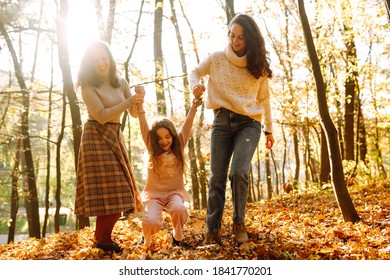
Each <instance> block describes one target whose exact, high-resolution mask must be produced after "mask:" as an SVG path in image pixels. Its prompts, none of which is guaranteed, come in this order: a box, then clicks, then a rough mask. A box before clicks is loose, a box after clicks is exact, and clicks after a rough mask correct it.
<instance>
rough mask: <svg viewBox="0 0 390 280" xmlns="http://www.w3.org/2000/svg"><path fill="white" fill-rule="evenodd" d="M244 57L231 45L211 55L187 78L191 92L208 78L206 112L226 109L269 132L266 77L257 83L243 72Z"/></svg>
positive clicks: (245, 60)
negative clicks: (261, 124)
mask: <svg viewBox="0 0 390 280" xmlns="http://www.w3.org/2000/svg"><path fill="white" fill-rule="evenodd" d="M246 65H247V56H246V55H245V56H243V57H238V56H237V55H236V53H235V52H234V51H233V49H232V47H231V45H230V43H229V44H228V46H227V47H226V48H225V50H224V51H218V52H215V53H212V54H211V55H210V56H208V57H207V58H206V59H205V60H204V61H203V62H201V63H200V64H199V65H198V66H197V67H195V69H194V70H193V71H192V72H191V74H190V80H189V83H190V88H191V89H193V88H194V87H195V86H196V85H198V84H199V81H200V79H201V78H202V77H205V76H207V75H208V77H209V79H208V82H207V94H206V103H205V104H206V108H207V109H218V108H221V107H223V108H226V109H228V110H231V111H233V112H235V113H237V114H241V115H246V116H248V117H250V118H252V119H254V120H257V121H259V122H263V124H264V130H265V131H267V132H272V118H271V105H270V93H269V86H268V77H260V78H259V79H256V78H255V77H254V76H253V75H252V74H251V73H250V72H249V70H248V69H247V68H246Z"/></svg>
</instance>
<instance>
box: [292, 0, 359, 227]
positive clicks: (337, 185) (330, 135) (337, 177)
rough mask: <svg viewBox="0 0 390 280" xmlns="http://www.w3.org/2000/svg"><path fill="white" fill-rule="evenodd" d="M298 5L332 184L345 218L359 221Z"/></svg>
mask: <svg viewBox="0 0 390 280" xmlns="http://www.w3.org/2000/svg"><path fill="white" fill-rule="evenodd" d="M298 7H299V15H300V18H301V22H302V27H303V34H304V37H305V41H306V45H307V49H308V53H309V57H310V61H311V63H312V67H313V74H314V78H315V82H316V88H317V101H318V107H319V111H320V117H321V126H322V127H323V128H324V132H325V135H326V139H327V143H328V150H329V157H330V162H331V175H332V184H333V188H334V191H335V195H336V199H337V202H338V204H339V207H340V209H341V212H342V214H343V217H344V220H345V221H347V222H357V221H359V220H360V217H359V215H358V213H357V212H356V210H355V207H354V205H353V202H352V199H351V197H350V196H349V193H348V189H347V187H346V182H345V177H344V172H343V165H342V160H341V154H340V146H339V142H338V137H337V130H336V127H335V125H334V124H333V121H332V119H331V117H330V115H329V109H328V105H327V100H326V89H325V84H324V80H323V77H322V72H321V67H320V63H319V60H318V56H317V52H316V48H315V45H314V41H313V37H312V34H311V30H310V24H309V21H308V19H307V15H306V11H305V6H304V2H303V0H298Z"/></svg>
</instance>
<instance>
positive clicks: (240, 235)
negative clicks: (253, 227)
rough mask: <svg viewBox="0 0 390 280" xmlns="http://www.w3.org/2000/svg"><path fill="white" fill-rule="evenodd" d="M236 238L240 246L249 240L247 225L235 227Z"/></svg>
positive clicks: (242, 224)
mask: <svg viewBox="0 0 390 280" xmlns="http://www.w3.org/2000/svg"><path fill="white" fill-rule="evenodd" d="M233 233H234V238H235V239H236V242H237V243H238V244H242V243H244V242H245V241H247V240H248V234H247V232H246V228H245V224H244V223H241V224H238V225H236V224H234V225H233Z"/></svg>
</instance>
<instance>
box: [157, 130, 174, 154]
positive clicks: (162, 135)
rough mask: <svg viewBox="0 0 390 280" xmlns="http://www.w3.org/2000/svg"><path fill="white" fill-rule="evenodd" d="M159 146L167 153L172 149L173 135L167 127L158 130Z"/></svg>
mask: <svg viewBox="0 0 390 280" xmlns="http://www.w3.org/2000/svg"><path fill="white" fill-rule="evenodd" d="M156 134H157V139H158V145H159V146H160V148H161V149H162V150H163V151H165V152H167V151H169V150H170V149H171V146H172V142H173V138H172V135H171V133H170V132H169V130H168V129H166V128H165V127H160V128H159V129H157V130H156Z"/></svg>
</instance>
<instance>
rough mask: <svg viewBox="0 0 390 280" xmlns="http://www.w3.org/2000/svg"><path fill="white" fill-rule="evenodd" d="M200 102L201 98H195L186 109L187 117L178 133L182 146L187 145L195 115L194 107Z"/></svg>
mask: <svg viewBox="0 0 390 280" xmlns="http://www.w3.org/2000/svg"><path fill="white" fill-rule="evenodd" d="M201 104H202V99H200V98H196V99H194V100H193V102H192V106H191V108H190V110H189V111H188V114H187V118H186V120H185V121H184V124H183V126H182V128H181V131H180V135H181V138H182V141H183V144H184V146H185V145H187V142H188V139H189V138H190V134H191V128H192V124H193V123H194V118H195V115H196V109H197V108H198V107H199V106H200V105H201Z"/></svg>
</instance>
